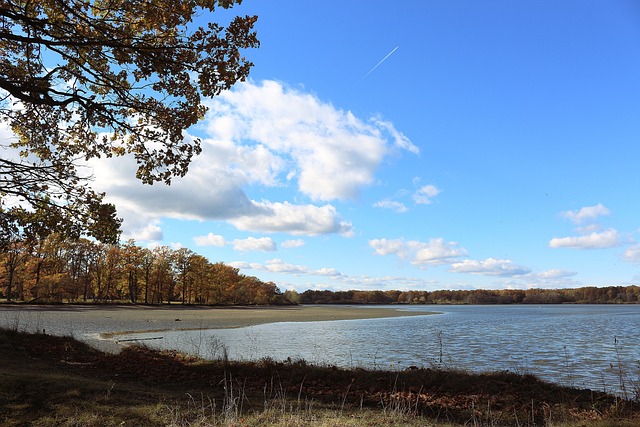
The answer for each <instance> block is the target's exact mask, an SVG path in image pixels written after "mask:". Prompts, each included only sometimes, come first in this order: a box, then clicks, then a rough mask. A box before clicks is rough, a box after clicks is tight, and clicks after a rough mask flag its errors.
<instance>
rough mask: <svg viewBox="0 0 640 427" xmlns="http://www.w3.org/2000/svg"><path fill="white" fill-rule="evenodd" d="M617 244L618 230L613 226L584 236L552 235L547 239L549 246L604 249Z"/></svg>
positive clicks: (618, 241)
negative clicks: (551, 237)
mask: <svg viewBox="0 0 640 427" xmlns="http://www.w3.org/2000/svg"><path fill="white" fill-rule="evenodd" d="M619 245H620V238H619V236H618V232H617V231H616V230H615V229H613V228H610V229H608V230H605V231H603V232H601V233H597V232H594V233H591V234H588V235H585V236H570V237H554V238H553V239H551V240H550V241H549V246H550V247H552V248H574V249H606V248H613V247H615V246H619Z"/></svg>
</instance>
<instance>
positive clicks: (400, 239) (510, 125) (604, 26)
mask: <svg viewBox="0 0 640 427" xmlns="http://www.w3.org/2000/svg"><path fill="white" fill-rule="evenodd" d="M234 12H235V13H238V14H257V15H258V16H259V20H258V23H257V27H256V28H257V31H258V35H259V38H260V40H261V47H260V48H259V49H258V50H253V51H247V52H246V56H247V57H248V58H250V59H251V60H252V61H253V62H254V63H255V67H254V68H253V69H252V72H251V78H250V80H249V81H247V82H246V83H244V84H238V85H236V86H235V87H234V89H233V90H231V91H229V92H226V93H224V94H223V95H221V96H219V97H217V98H215V99H212V100H209V101H208V104H209V106H210V111H209V113H208V114H207V116H206V118H205V120H204V121H203V122H202V123H200V124H199V125H198V126H196V127H194V128H192V129H189V132H188V134H187V135H185V137H186V138H190V137H193V136H197V137H200V138H202V140H203V153H202V155H201V156H200V157H199V158H198V159H196V160H195V161H194V162H193V164H192V167H191V169H190V172H189V174H188V175H187V176H186V177H185V178H184V179H181V180H176V181H175V182H174V184H173V185H172V186H171V187H163V186H159V185H154V186H153V187H149V186H142V185H140V184H138V183H136V182H135V179H134V178H133V176H134V172H133V170H134V165H133V164H132V163H131V161H130V160H123V159H117V160H115V161H105V162H103V163H100V164H97V165H96V173H95V176H96V185H95V186H96V187H97V188H98V189H100V190H103V191H106V192H107V193H108V195H109V200H110V201H112V202H114V203H116V204H117V206H118V208H119V212H120V214H121V216H122V217H123V218H124V220H125V222H124V231H125V233H124V236H123V237H124V238H135V239H136V241H137V242H138V243H139V244H141V245H150V246H154V245H169V246H173V247H188V248H190V249H192V250H193V251H195V252H197V253H200V254H202V255H205V256H207V257H208V258H209V259H210V260H211V261H212V262H217V261H222V262H225V263H227V264H230V265H234V266H237V267H239V268H240V269H241V272H242V273H244V274H248V275H255V276H258V277H260V278H261V279H262V280H272V281H274V282H275V283H276V284H278V285H279V286H280V287H281V289H283V290H284V289H291V288H295V289H298V290H305V289H333V290H338V289H403V290H404V289H424V290H435V289H475V288H485V289H500V288H521V289H526V288H530V287H540V288H563V287H576V286H587V285H597V286H605V285H618V284H621V285H627V284H634V283H638V281H640V274H639V273H640V243H639V242H640V201H639V200H640V199H639V198H638V189H639V188H640V178H639V177H640V173H639V172H638V165H639V159H640V148H639V146H640V145H639V144H638V138H639V136H640V119H639V118H640V3H638V2H637V1H635V0H586V1H585V0H566V1H561V2H558V1H548V0H538V1H517V2H516V1H512V0H509V1H507V0H504V1H498V0H485V1H482V2H476V1H448V0H447V1H445V0H440V1H432V0H424V1H402V2H396V3H395V4H390V3H389V2H382V1H377V0H367V1H360V0H350V1H333V0H327V1H323V2H308V1H293V0H278V1H277V2H267V1H263V0H245V2H244V3H243V4H242V5H241V7H237V8H236V9H234ZM200 19H201V20H202V21H206V20H208V19H213V20H218V19H220V18H219V15H218V14H217V13H216V14H214V15H212V16H209V15H203V16H201V17H200Z"/></svg>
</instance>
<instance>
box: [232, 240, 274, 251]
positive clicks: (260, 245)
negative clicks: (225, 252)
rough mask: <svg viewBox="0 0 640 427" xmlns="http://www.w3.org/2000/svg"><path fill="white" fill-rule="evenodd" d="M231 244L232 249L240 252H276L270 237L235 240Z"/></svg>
mask: <svg viewBox="0 0 640 427" xmlns="http://www.w3.org/2000/svg"><path fill="white" fill-rule="evenodd" d="M232 243H233V249H235V250H236V251H242V252H248V251H262V252H273V251H275V250H276V243H275V242H274V241H273V239H271V238H270V237H260V238H256V237H248V238H246V239H236V240H234V241H233V242H232Z"/></svg>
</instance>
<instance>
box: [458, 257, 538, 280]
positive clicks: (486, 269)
mask: <svg viewBox="0 0 640 427" xmlns="http://www.w3.org/2000/svg"><path fill="white" fill-rule="evenodd" d="M449 271H451V272H454V273H469V274H479V275H483V276H503V277H510V276H521V275H523V274H527V273H530V272H531V270H529V269H528V268H526V267H523V266H519V265H516V264H514V263H513V262H512V261H511V260H508V259H494V258H487V259H485V260H481V261H480V260H472V259H466V260H464V261H462V262H457V263H454V264H452V265H451V268H450V269H449Z"/></svg>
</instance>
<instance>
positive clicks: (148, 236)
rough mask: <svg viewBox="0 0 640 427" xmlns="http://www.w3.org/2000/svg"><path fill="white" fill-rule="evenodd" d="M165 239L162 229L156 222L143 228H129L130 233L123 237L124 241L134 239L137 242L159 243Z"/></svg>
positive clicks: (124, 234)
mask: <svg viewBox="0 0 640 427" xmlns="http://www.w3.org/2000/svg"><path fill="white" fill-rule="evenodd" d="M163 237H164V236H163V232H162V228H161V227H160V226H159V225H158V224H157V223H155V222H154V223H151V224H147V225H145V226H142V227H141V228H136V227H132V228H129V232H128V233H123V235H122V239H123V240H129V239H133V240H137V241H140V240H142V241H158V240H162V238H163Z"/></svg>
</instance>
